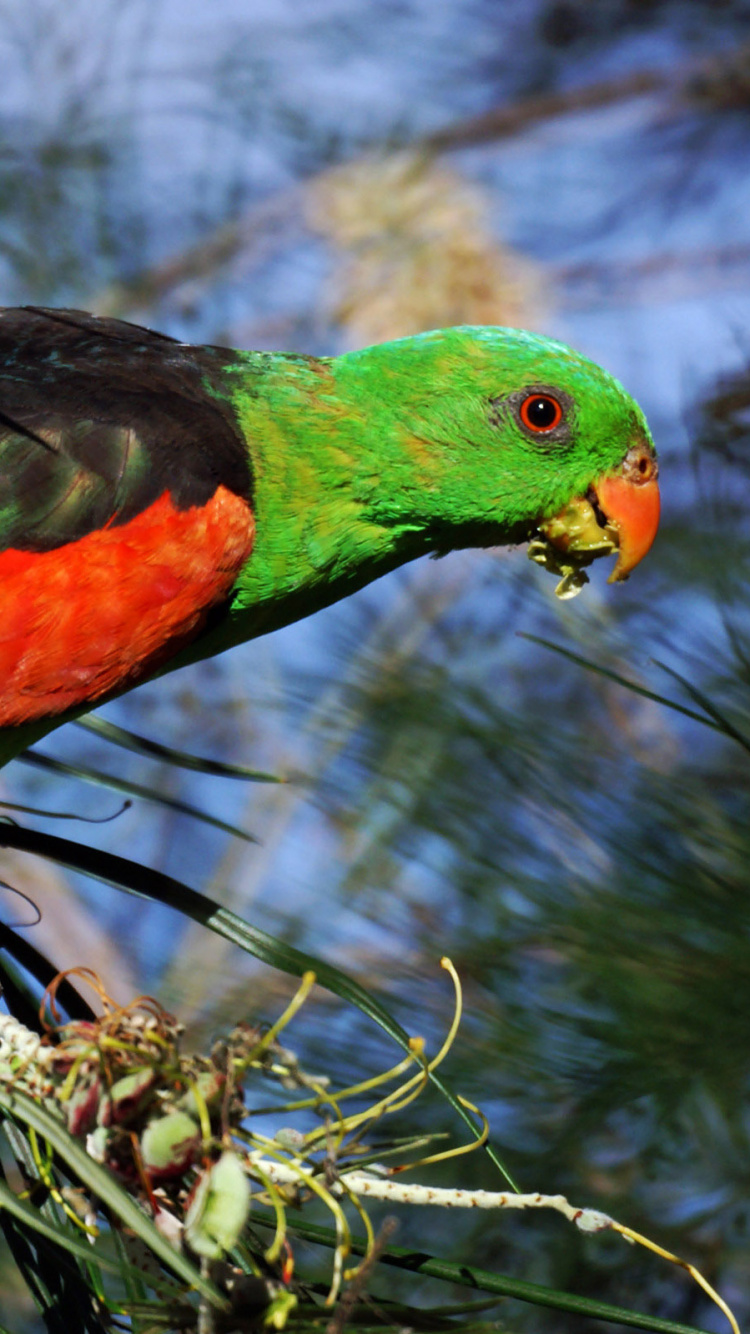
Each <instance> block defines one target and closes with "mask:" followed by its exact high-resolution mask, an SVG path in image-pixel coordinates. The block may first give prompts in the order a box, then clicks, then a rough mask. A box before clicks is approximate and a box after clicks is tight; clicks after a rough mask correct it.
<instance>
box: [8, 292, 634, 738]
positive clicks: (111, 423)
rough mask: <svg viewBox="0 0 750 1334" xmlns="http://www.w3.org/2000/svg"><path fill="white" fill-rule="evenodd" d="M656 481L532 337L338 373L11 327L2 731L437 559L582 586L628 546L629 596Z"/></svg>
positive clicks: (421, 337) (90, 332)
mask: <svg viewBox="0 0 750 1334" xmlns="http://www.w3.org/2000/svg"><path fill="white" fill-rule="evenodd" d="M657 477H658V465H657V459H656V452H655V449H654V444H653V441H652V438H651V435H650V433H649V428H648V426H647V424H646V420H645V417H644V415H643V413H642V411H641V409H640V408H639V407H638V405H637V404H636V403H635V402H634V400H633V399H632V398H631V397H630V395H629V394H628V393H627V392H626V391H625V389H623V388H622V386H621V385H620V384H619V382H618V381H617V380H615V379H614V378H613V377H612V376H611V375H610V374H608V373H607V372H606V371H604V370H602V369H600V368H599V367H598V366H597V365H595V364H594V363H593V362H591V361H589V360H588V359H587V358H586V357H584V356H582V355H580V354H578V353H576V352H575V351H573V350H571V349H570V348H568V347H567V346H565V345H564V344H562V343H559V342H556V341H554V340H552V339H550V338H547V337H544V336H541V335H539V334H533V333H528V332H525V331H523V330H518V329H510V328H503V327H495V326H476V327H474V326H463V327H457V328H449V329H442V330H432V331H429V332H426V333H422V334H417V335H413V336H410V337H405V338H400V339H397V340H394V341H391V342H386V343H381V344H378V345H376V346H373V347H369V348H365V349H361V350H355V351H349V352H345V353H343V354H342V355H339V356H335V357H322V356H311V355H303V354H301V353H286V352H267V351H260V352H259V351H242V350H235V349H230V348H225V347H219V346H193V345H190V344H186V343H182V342H179V341H177V340H175V339H174V338H171V337H169V336H167V335H166V334H163V333H157V332H153V331H152V330H150V329H147V328H144V327H141V326H140V325H136V324H131V323H127V322H125V321H123V320H118V319H115V318H110V317H97V316H95V315H90V314H87V313H85V312H83V311H78V310H68V309H51V308H50V309H47V308H44V307H39V306H23V307H18V308H2V309H0V590H1V591H0V599H1V600H2V616H1V617H0V729H18V728H21V729H23V728H25V729H26V732H25V733H24V734H23V735H24V737H25V739H26V740H28V737H29V735H30V733H29V727H31V732H32V733H34V734H36V733H39V732H43V731H45V730H49V728H50V727H51V726H54V725H57V723H58V722H59V721H61V720H63V719H64V718H66V717H69V716H75V714H76V712H78V713H80V712H82V711H84V710H85V709H87V708H89V707H91V706H93V705H95V704H99V703H101V702H103V701H105V700H107V699H110V698H112V697H113V696H115V695H118V694H120V693H122V692H123V691H126V690H128V689H130V688H131V687H133V686H135V685H137V684H139V683H140V682H142V681H144V680H146V679H147V678H149V677H151V676H153V675H154V674H155V673H158V672H160V671H163V670H165V669H168V668H171V667H172V666H173V665H179V664H181V663H182V662H186V661H189V660H195V659H198V658H202V657H207V656H210V655H212V654H214V653H218V652H220V651H222V650H224V649H226V648H228V647H230V646H232V645H233V644H237V643H239V642H241V641H244V640H247V639H251V638H253V637H255V636H257V635H261V634H265V633H267V632H269V631H271V630H275V629H277V628H279V627H281V626H283V625H286V624H288V623H290V622H292V621H294V620H297V619H299V618H301V617H304V616H308V615H310V614H311V613H313V612H315V611H317V610H318V609H320V608H322V607H325V606H327V605H328V604H330V603H332V602H335V601H336V600H338V599H340V598H343V597H346V596H348V595H349V594H351V593H353V592H355V591H356V590H358V589H359V588H361V587H363V586H364V585H365V584H367V583H369V582H370V581H371V580H374V579H376V578H378V577H379V576H381V575H383V574H385V573H387V572H388V571H391V570H393V569H394V568H396V567H397V566H400V565H402V564H403V563H405V562H407V561H411V560H414V559H416V558H417V557H419V556H422V555H426V554H432V555H445V554H447V553H448V552H450V551H452V550H454V549H459V548H466V547H495V546H500V545H516V544H520V543H523V542H526V541H531V542H532V545H533V548H534V550H533V555H534V558H535V559H537V560H539V561H540V562H541V563H542V564H547V565H548V566H549V567H550V568H551V569H553V570H557V571H563V572H566V578H567V580H568V582H569V583H570V582H571V579H572V580H573V582H575V577H577V576H578V571H579V567H580V566H581V565H583V564H585V563H588V562H589V561H590V560H592V559H594V558H595V557H596V556H597V555H600V554H603V553H606V552H610V553H611V552H614V551H615V550H616V551H617V564H616V566H615V570H614V573H613V575H612V579H614V580H615V581H619V580H621V579H625V578H627V576H628V575H629V574H630V572H631V570H632V569H634V568H635V566H636V565H637V564H638V562H639V561H640V560H641V559H642V557H643V556H644V555H645V554H646V552H647V551H648V550H649V548H650V546H651V544H652V542H653V540H654V537H655V535H656V530H657V526H658V521H659V487H658V481H657ZM584 577H585V576H584ZM564 582H565V581H564ZM573 591H574V590H573ZM34 729H36V732H34ZM1 735H6V732H5V730H3V732H2V734H1Z"/></svg>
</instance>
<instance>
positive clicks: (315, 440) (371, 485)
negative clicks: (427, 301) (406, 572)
mask: <svg viewBox="0 0 750 1334" xmlns="http://www.w3.org/2000/svg"><path fill="white" fill-rule="evenodd" d="M237 355H238V358H239V360H238V361H237V362H236V363H235V365H234V371H235V372H236V374H237V380H236V393H235V395H234V398H235V404H236V407H237V409H238V411H239V414H240V418H241V420H242V423H243V427H244V431H245V435H246V437H247V440H248V443H249V447H250V450H251V454H252V458H253V470H254V474H255V479H256V493H255V508H256V521H257V525H256V545H255V548H254V550H253V553H252V555H251V557H250V560H249V562H248V565H247V567H246V570H245V571H244V572H243V574H242V576H241V578H240V581H239V584H238V587H237V590H236V598H235V608H236V610H237V611H238V612H239V611H242V612H244V613H246V615H247V616H248V618H252V621H253V627H254V626H255V625H256V624H259V623H260V622H259V619H258V618H259V615H260V619H261V620H262V621H263V625H264V628H265V627H266V626H269V627H270V626H272V625H278V624H281V623H283V622H284V621H286V620H289V619H294V618H295V617H296V616H297V615H300V614H307V613H308V612H309V611H311V610H314V609H315V606H322V605H324V604H325V603H326V602H330V601H334V600H335V599H336V598H338V597H342V596H344V595H345V594H346V593H347V592H351V591H353V589H354V588H356V587H359V586H361V585H362V584H364V583H367V582H368V581H369V580H371V579H373V578H375V577H376V576H377V575H378V574H382V573H384V572H385V571H386V570H387V569H391V568H393V567H394V566H395V565H399V564H401V563H403V562H404V561H406V560H411V559H413V558H414V557H415V556H419V555H422V554H424V553H425V552H429V551H437V552H445V551H449V550H450V549H452V548H456V547H466V546H494V545H500V544H502V543H507V542H522V541H525V540H526V539H527V538H529V537H531V536H532V535H534V534H536V539H537V541H536V547H537V548H538V550H537V552H536V555H535V559H539V560H541V562H542V563H543V564H548V565H550V566H551V568H553V569H555V570H557V571H558V572H562V573H563V574H564V575H565V576H566V578H567V577H568V576H570V578H573V579H574V580H575V579H577V580H578V583H579V584H580V582H581V581H582V579H581V576H580V575H579V573H578V569H577V567H578V566H579V565H581V564H587V563H588V562H589V561H590V560H591V559H593V558H594V556H595V555H601V554H603V552H605V551H606V552H611V551H613V550H614V549H615V548H616V547H618V546H619V549H620V560H619V562H618V566H617V570H616V572H615V575H616V577H618V578H624V577H625V576H626V575H627V573H628V571H629V570H630V569H631V568H632V566H633V565H634V564H636V563H637V561H638V560H639V559H640V557H641V556H642V555H643V554H645V551H646V550H647V549H648V546H650V544H651V541H652V540H653V536H654V533H655V531H656V522H657V519H658V489H657V488H656V481H655V477H656V462H655V456H654V452H653V445H652V443H651V438H650V436H649V432H648V427H647V425H646V422H645V419H644V417H643V414H642V413H641V411H640V409H639V408H638V407H637V405H636V404H635V403H634V402H633V400H632V399H631V398H630V397H629V395H628V394H627V393H626V392H625V390H624V389H623V388H622V386H621V385H619V384H618V383H617V381H616V380H615V379H613V377H612V376H611V375H608V374H607V373H606V372H605V371H603V370H601V369H600V368H599V367H598V366H595V365H594V364H593V363H592V362H590V361H587V360H586V358H585V357H582V356H579V355H578V354H577V353H575V352H572V351H571V350H570V349H569V348H567V347H564V346H563V345H562V344H561V343H555V342H552V341H551V340H550V339H547V338H542V337H538V336H536V335H534V334H529V333H524V332H522V331H520V330H517V329H502V328H456V329H445V330H438V331H436V332H432V333H425V334H419V335H418V336H416V337H413V338H404V339H400V340H398V341H396V342H392V343H384V344H381V345H379V346H377V347H370V348H365V349H364V350H363V351H359V352H350V353H347V354H346V355H344V356H341V357H337V358H334V359H331V360H329V359H320V360H316V359H314V358H308V357H299V356H296V357H295V356H285V355H282V354H279V355H273V356H270V357H268V356H263V357H261V358H259V355H258V354H255V353H245V354H242V353H240V354H237ZM654 497H655V500H654ZM566 562H567V563H566ZM300 606H302V607H303V608H304V610H303V611H302V612H300V610H299V607H300ZM261 608H267V609H268V615H266V612H265V611H263V612H261V610H260V609H261ZM244 633H245V634H247V633H257V630H255V629H254V628H251V629H248V628H247V627H245V630H244Z"/></svg>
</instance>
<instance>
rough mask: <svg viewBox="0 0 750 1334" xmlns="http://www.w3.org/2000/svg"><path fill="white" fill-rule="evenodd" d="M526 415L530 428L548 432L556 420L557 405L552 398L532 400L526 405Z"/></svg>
mask: <svg viewBox="0 0 750 1334" xmlns="http://www.w3.org/2000/svg"><path fill="white" fill-rule="evenodd" d="M526 415H527V417H528V420H529V421H530V422H531V425H532V426H536V428H537V430H538V431H546V430H549V428H550V426H554V424H555V421H556V420H557V415H558V410H557V404H556V403H555V401H554V399H552V398H541V397H540V398H532V400H531V402H530V403H529V404H528V405H527V408H526Z"/></svg>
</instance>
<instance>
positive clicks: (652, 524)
mask: <svg viewBox="0 0 750 1334" xmlns="http://www.w3.org/2000/svg"><path fill="white" fill-rule="evenodd" d="M657 477H658V468H657V464H656V460H655V458H654V456H653V454H652V453H651V451H650V449H647V448H642V447H639V446H635V447H634V448H633V449H631V450H629V452H628V454H627V457H626V459H625V462H624V463H623V465H622V467H621V468H618V470H617V472H615V473H607V474H606V476H604V477H601V478H600V479H599V481H598V482H596V483H595V485H594V487H593V491H594V493H595V496H596V500H597V504H598V507H599V509H600V510H601V511H602V513H603V515H604V517H605V519H606V520H607V525H608V526H611V527H612V528H614V529H615V531H616V533H617V539H618V548H619V557H618V560H617V564H616V565H615V568H614V570H613V571H612V573H611V575H610V576H609V581H608V582H609V583H610V584H614V583H618V582H619V581H620V580H621V579H627V577H628V575H629V574H630V572H631V570H634V569H635V567H636V565H637V564H638V562H639V561H642V560H643V557H644V556H645V555H646V552H647V551H650V549H651V546H652V545H653V541H654V538H655V537H656V532H657V529H658V527H659V511H660V507H661V502H660V498H659V483H658V481H657Z"/></svg>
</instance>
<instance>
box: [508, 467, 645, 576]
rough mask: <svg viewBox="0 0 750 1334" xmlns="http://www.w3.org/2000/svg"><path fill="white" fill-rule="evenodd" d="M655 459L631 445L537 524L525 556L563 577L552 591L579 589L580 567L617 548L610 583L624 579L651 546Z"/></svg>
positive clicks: (582, 573)
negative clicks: (612, 465) (610, 466)
mask: <svg viewBox="0 0 750 1334" xmlns="http://www.w3.org/2000/svg"><path fill="white" fill-rule="evenodd" d="M657 477H658V465H657V462H656V459H655V458H654V455H653V453H652V451H651V449H650V447H649V446H648V445H645V444H643V445H641V444H639V445H634V446H633V447H632V448H631V449H629V450H628V453H627V455H626V457H625V459H624V460H623V462H622V464H621V465H620V467H619V468H618V469H616V471H614V472H611V473H605V474H604V476H602V477H600V478H599V479H598V480H597V481H596V482H595V483H594V484H593V485H592V486H590V487H589V490H588V492H587V493H586V495H585V496H578V497H576V499H575V500H572V501H570V503H569V504H567V505H565V506H564V507H563V508H562V509H561V510H560V511H559V512H558V513H557V514H555V515H553V517H552V518H551V519H545V521H544V522H543V523H541V524H540V525H539V533H538V535H536V536H535V537H534V538H533V540H532V541H531V542H530V543H529V558H530V559H531V560H533V561H536V562H537V563H538V564H540V565H544V566H545V568H546V569H548V570H551V571H553V573H555V574H561V575H562V576H563V577H562V579H561V581H560V583H559V584H558V586H557V588H556V589H555V592H556V594H557V595H558V597H562V598H570V597H575V596H576V594H577V593H580V591H581V589H582V588H583V585H584V584H585V583H587V582H588V576H587V575H586V574H585V572H584V569H583V567H584V566H585V565H590V564H591V563H592V561H595V560H597V559H598V558H599V557H600V556H608V555H610V554H611V553H612V552H614V551H617V552H618V553H619V554H618V559H617V564H616V565H615V568H614V570H613V571H612V573H611V575H610V576H609V582H610V583H618V582H620V581H621V580H623V579H627V577H628V575H629V574H630V572H631V570H634V569H635V567H636V565H637V564H638V563H639V561H641V560H643V557H644V556H645V555H646V553H647V552H648V551H649V550H650V549H651V546H652V544H653V541H654V538H655V537H656V532H657V529H658V527H659V508H660V501H659V484H658V481H657Z"/></svg>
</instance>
